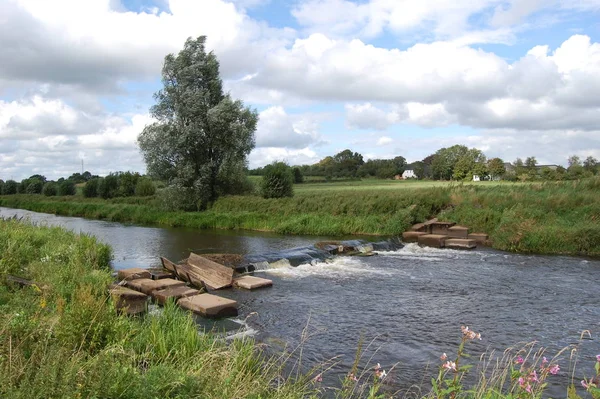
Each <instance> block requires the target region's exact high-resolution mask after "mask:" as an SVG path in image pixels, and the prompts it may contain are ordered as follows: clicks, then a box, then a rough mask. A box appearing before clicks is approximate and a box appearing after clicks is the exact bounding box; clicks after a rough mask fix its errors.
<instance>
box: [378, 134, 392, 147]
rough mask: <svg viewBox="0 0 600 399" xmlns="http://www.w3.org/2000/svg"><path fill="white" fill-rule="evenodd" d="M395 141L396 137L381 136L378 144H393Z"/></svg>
mask: <svg viewBox="0 0 600 399" xmlns="http://www.w3.org/2000/svg"><path fill="white" fill-rule="evenodd" d="M393 142H394V139H392V138H391V137H387V136H381V137H380V138H379V139H378V140H377V145H379V146H384V145H388V144H392V143H393Z"/></svg>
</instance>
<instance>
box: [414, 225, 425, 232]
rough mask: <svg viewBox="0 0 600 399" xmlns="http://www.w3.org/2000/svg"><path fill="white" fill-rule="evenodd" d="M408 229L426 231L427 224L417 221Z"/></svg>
mask: <svg viewBox="0 0 600 399" xmlns="http://www.w3.org/2000/svg"><path fill="white" fill-rule="evenodd" d="M410 231H420V232H427V225H426V224H425V223H417V224H415V225H413V227H411V228H410Z"/></svg>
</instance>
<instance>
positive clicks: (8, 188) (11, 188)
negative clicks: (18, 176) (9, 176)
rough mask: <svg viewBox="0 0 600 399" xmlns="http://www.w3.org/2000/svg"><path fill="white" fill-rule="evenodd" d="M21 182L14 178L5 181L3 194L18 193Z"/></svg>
mask: <svg viewBox="0 0 600 399" xmlns="http://www.w3.org/2000/svg"><path fill="white" fill-rule="evenodd" d="M18 186H19V183H17V182H16V181H14V180H7V181H6V182H4V188H3V189H2V194H4V195H13V194H16V193H17V189H18Z"/></svg>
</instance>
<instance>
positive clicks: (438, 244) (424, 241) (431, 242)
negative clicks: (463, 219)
mask: <svg viewBox="0 0 600 399" xmlns="http://www.w3.org/2000/svg"><path fill="white" fill-rule="evenodd" d="M447 238H448V236H447V235H442V234H425V235H420V236H419V238H418V240H419V241H418V242H419V245H423V246H426V247H433V248H444V244H445V242H446V239H447Z"/></svg>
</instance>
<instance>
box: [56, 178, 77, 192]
mask: <svg viewBox="0 0 600 399" xmlns="http://www.w3.org/2000/svg"><path fill="white" fill-rule="evenodd" d="M76 191H77V190H76V189H75V183H73V182H72V181H71V180H63V181H62V182H61V183H60V184H59V185H58V195H75V192H76Z"/></svg>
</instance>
